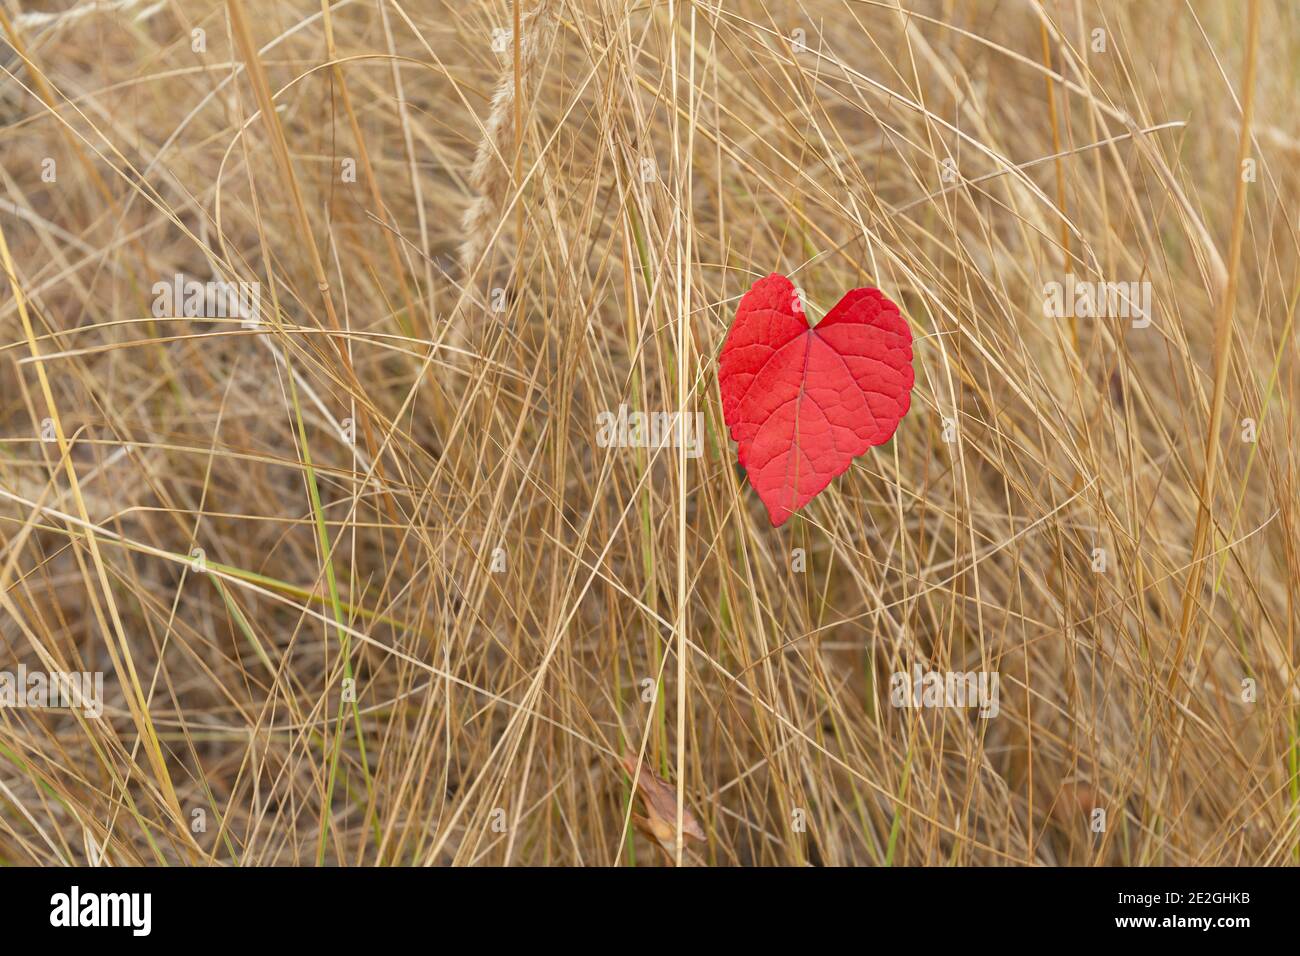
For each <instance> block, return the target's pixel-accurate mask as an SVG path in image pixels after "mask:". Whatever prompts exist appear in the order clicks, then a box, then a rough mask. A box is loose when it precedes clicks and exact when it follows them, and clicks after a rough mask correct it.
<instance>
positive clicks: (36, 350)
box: [0, 0, 1300, 865]
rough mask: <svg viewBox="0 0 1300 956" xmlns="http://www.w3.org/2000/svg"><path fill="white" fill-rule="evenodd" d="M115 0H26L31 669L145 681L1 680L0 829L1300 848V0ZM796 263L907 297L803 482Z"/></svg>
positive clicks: (993, 859)
mask: <svg viewBox="0 0 1300 956" xmlns="http://www.w3.org/2000/svg"><path fill="white" fill-rule="evenodd" d="M67 6H68V5H67V4H64V3H54V2H52V0H51V2H40V3H36V2H24V3H22V4H21V5H20V4H18V3H15V2H12V0H6V2H4V3H3V4H0V9H3V10H4V13H3V15H2V16H0V30H2V31H3V38H4V39H5V40H6V41H7V45H0V65H3V73H2V74H0V180H2V181H0V236H2V237H3V243H0V252H2V253H3V256H0V259H2V260H3V267H4V273H5V276H6V281H5V282H3V283H0V286H3V288H4V293H3V298H2V299H0V438H2V440H0V609H2V611H0V662H2V664H0V669H7V670H11V671H12V670H15V669H16V668H17V667H18V665H19V663H22V664H24V665H25V666H26V667H27V668H29V669H32V670H36V669H43V670H47V671H57V670H75V671H102V672H104V674H105V694H104V698H105V699H104V706H105V713H104V715H103V718H102V719H100V720H93V719H87V718H85V717H84V716H82V715H79V714H77V713H75V712H70V711H67V710H61V711H41V710H32V709H20V708H12V707H5V708H0V862H4V863H7V864H8V863H86V862H97V863H106V864H109V863H111V864H114V865H127V864H151V863H157V862H162V861H167V862H180V863H193V864H240V865H248V864H268V863H280V864H313V863H320V862H324V863H331V864H333V863H338V864H357V863H385V864H412V863H414V864H423V863H433V864H446V863H455V864H606V865H607V864H616V865H633V864H635V865H648V864H649V865H658V864H661V863H665V862H669V861H671V862H678V861H680V862H682V863H684V864H690V863H708V864H807V863H813V864H818V863H822V864H895V865H899V864H907V865H913V864H926V865H947V864H1074V865H1079V864H1175V865H1183V864H1282V863H1289V862H1293V861H1294V860H1295V859H1296V858H1297V857H1296V854H1297V845H1298V836H1300V813H1298V812H1297V801H1298V800H1300V776H1297V772H1298V770H1300V742H1298V741H1297V730H1298V728H1297V717H1298V716H1300V715H1298V714H1297V701H1300V696H1298V694H1297V652H1298V650H1300V645H1298V643H1297V642H1298V640H1300V635H1298V634H1297V616H1298V612H1297V582H1298V581H1300V549H1298V548H1297V540H1298V533H1300V528H1298V527H1297V522H1298V521H1300V514H1297V504H1298V503H1300V495H1298V493H1297V492H1298V488H1297V485H1298V482H1300V462H1297V458H1296V451H1295V449H1296V439H1297V437H1300V432H1298V429H1297V422H1296V417H1295V409H1296V401H1297V399H1298V398H1300V381H1298V380H1297V376H1296V359H1297V343H1296V335H1295V326H1294V317H1295V307H1296V301H1297V295H1298V294H1300V257H1298V255H1297V253H1298V251H1300V239H1298V236H1297V231H1296V213H1297V195H1298V194H1297V188H1296V187H1297V179H1298V178H1300V174H1298V173H1297V172H1296V168H1297V162H1296V161H1297V154H1298V153H1300V129H1297V119H1296V111H1295V101H1296V98H1297V95H1298V94H1300V89H1298V83H1297V78H1298V75H1300V74H1298V72H1297V69H1296V64H1297V62H1300V57H1298V54H1300V31H1298V30H1297V26H1298V24H1297V12H1296V9H1295V7H1294V6H1293V5H1290V4H1285V3H1272V2H1266V3H1262V4H1260V5H1259V8H1258V20H1257V22H1254V23H1252V19H1253V14H1252V12H1251V10H1250V8H1248V7H1247V6H1246V5H1238V4H1227V3H1219V2H1212V0H1203V2H1192V3H1189V4H1185V5H1184V4H1162V3H1155V2H1147V3H1111V2H1106V3H1101V4H1099V5H1098V4H1093V3H1091V2H1086V3H1085V2H1082V0H1046V2H1044V3H1038V2H1024V0H1014V2H993V0H980V2H954V0H946V2H921V3H906V4H904V3H900V2H894V0H881V2H875V0H869V2H860V0H824V2H823V0H814V2H806V3H805V2H801V3H795V2H784V0H727V2H724V3H720V4H715V3H699V4H690V3H683V2H652V3H637V4H627V3H615V2H610V0H541V2H540V3H538V4H532V3H528V4H525V5H524V7H523V8H522V9H519V10H512V9H511V8H510V7H509V6H508V5H506V4H504V3H501V2H493V3H486V4H482V5H480V4H462V3H443V2H434V0H376V2H370V0H365V2H363V0H338V2H334V3H332V4H328V3H322V4H319V5H316V4H313V3H311V2H306V0H299V2H285V0H258V2H256V3H252V2H250V0H230V2H229V3H228V4H224V5H223V4H221V3H218V2H215V0H163V2H161V3H152V2H129V0H128V2H117V3H113V4H101V5H99V6H98V8H92V7H93V5H91V4H89V3H87V2H86V0H82V2H81V4H80V5H79V6H78V7H77V8H76V10H77V12H76V13H72V14H68V13H63V14H60V13H59V12H58V11H60V10H64V9H66V8H67ZM43 11H51V12H50V14H49V15H44V13H43ZM195 30H200V31H203V32H202V33H201V34H195V33H194V32H193V31H195ZM494 30H497V31H504V32H497V33H496V34H495V42H494ZM516 30H517V32H516ZM796 31H802V33H796ZM1095 31H1102V32H1101V33H1100V34H1098V33H1096V32H1095ZM1098 36H1100V37H1101V38H1102V41H1103V44H1104V47H1105V48H1104V50H1103V49H1098V48H1097V47H1098V44H1097V37H1098ZM196 37H201V38H202V39H203V44H202V46H203V47H204V48H203V49H202V50H197V51H196V49H195V46H196V45H197V43H196V39H195V38H196ZM46 160H50V161H52V165H51V163H47V162H46ZM1244 160H1249V161H1250V162H1251V163H1253V164H1254V172H1255V175H1254V178H1253V181H1250V180H1249V177H1247V179H1245V180H1243V176H1242V169H1243V165H1242V164H1243V161H1244ZM349 170H352V171H354V172H355V176H349V175H348V171H349ZM51 171H53V176H52V177H51V176H50V175H49V173H50V172H51ZM647 171H649V173H653V175H650V174H649V173H648V172H647ZM770 271H782V272H786V273H788V274H792V275H793V276H795V281H796V283H797V284H799V285H800V286H801V287H802V289H803V290H804V292H805V295H806V297H807V300H808V302H809V305H810V311H812V312H813V313H814V314H815V315H816V314H820V313H821V312H822V311H824V310H825V309H826V308H828V307H829V306H830V305H832V304H834V302H835V301H836V300H837V299H838V298H839V296H840V294H841V293H842V292H843V291H845V290H846V289H848V288H850V287H853V286H856V285H863V284H871V285H877V286H879V287H880V288H882V289H884V290H885V292H886V294H888V295H889V296H890V297H891V298H894V299H895V300H896V301H898V302H899V304H900V305H901V306H902V309H903V312H904V314H905V315H906V316H907V317H908V319H909V321H910V323H911V326H912V328H913V331H914V334H915V338H916V348H915V354H916V358H915V366H916V374H917V386H916V391H915V394H914V400H913V410H912V412H911V413H910V415H909V416H908V417H907V418H906V419H905V420H904V422H903V424H902V426H901V428H900V429H899V431H898V433H897V435H896V437H895V438H894V440H893V441H891V442H890V443H889V444H888V445H886V446H883V447H881V448H877V449H874V450H873V451H872V452H871V453H869V454H868V455H866V456H865V457H864V458H862V459H860V460H859V461H858V462H857V463H856V464H855V465H854V467H853V468H852V469H851V470H850V471H849V472H848V473H846V474H845V475H843V476H842V477H841V478H839V479H838V480H836V482H835V483H834V484H833V485H832V487H831V488H830V489H828V490H827V491H826V492H825V493H823V494H822V495H821V496H820V497H819V498H818V499H817V500H816V501H815V502H814V503H813V504H812V505H810V506H809V507H808V508H807V509H806V510H805V511H804V512H801V513H800V515H799V516H797V517H796V518H795V519H793V520H792V521H790V522H789V523H788V524H787V525H786V526H785V527H783V528H781V529H779V530H773V529H772V528H770V527H769V525H768V523H767V521H766V520H765V516H764V514H763V511H762V509H761V506H760V504H759V502H758V501H757V499H756V497H755V495H754V494H753V493H752V491H751V490H750V489H749V488H748V486H747V485H746V483H745V481H744V478H743V475H742V474H740V473H738V471H737V468H736V466H735V453H734V447H733V446H732V444H731V443H730V441H729V440H728V438H727V435H726V430H725V427H724V425H723V423H722V421H721V415H720V406H719V401H718V396H717V384H716V355H717V352H718V349H719V347H720V345H721V342H722V339H723V336H724V334H725V332H726V329H727V327H728V324H729V323H730V321H731V318H732V316H733V314H734V308H735V304H736V302H737V300H738V298H739V296H740V295H741V294H742V293H743V292H744V291H745V290H746V289H747V288H748V287H749V285H750V283H751V282H752V281H754V279H756V278H757V277H759V276H761V275H764V274H766V273H768V272H770ZM1067 272H1068V273H1072V274H1074V275H1075V276H1076V277H1078V278H1079V279H1081V280H1085V279H1086V280H1102V281H1149V282H1150V283H1151V284H1152V285H1151V288H1152V290H1153V321H1152V322H1151V324H1150V326H1149V327H1146V328H1141V327H1137V328H1135V327H1134V326H1133V324H1132V323H1130V322H1127V321H1123V320H1109V319H1108V320H1099V319H1076V320H1073V321H1071V320H1068V319H1057V318H1049V317H1045V315H1044V310H1043V301H1044V293H1043V289H1044V286H1045V285H1046V284H1047V283H1050V282H1054V281H1062V280H1063V279H1064V276H1065V275H1066V273H1067ZM178 273H179V274H183V275H184V276H185V277H187V278H191V279H196V280H199V281H208V280H229V281H244V282H257V283H260V288H261V315H260V319H261V324H260V326H258V327H256V328H245V327H244V326H243V324H242V323H241V321H240V319H239V317H232V318H225V319H222V318H203V317H195V316H190V317H186V316H185V315H184V314H180V313H182V312H183V310H180V309H173V310H172V312H173V313H176V314H162V315H158V314H155V310H154V309H153V307H152V305H153V302H154V292H153V291H152V290H153V285H154V284H155V283H157V282H160V281H162V282H170V281H172V277H173V276H175V275H176V274H178ZM620 405H626V406H628V407H629V408H630V409H632V410H646V411H658V410H674V409H680V408H684V409H687V410H689V411H692V412H694V411H699V412H702V413H703V415H704V422H705V435H704V454H703V456H702V457H701V458H699V459H698V460H696V459H690V458H688V457H686V456H685V454H684V453H683V451H682V450H680V449H677V448H656V449H639V448H604V447H600V446H599V445H598V443H597V441H596V438H597V424H596V422H597V416H598V415H599V414H600V413H601V412H603V411H607V410H617V409H618V408H619V406H620ZM1244 419H1251V420H1253V422H1255V423H1256V433H1257V435H1256V437H1257V440H1256V441H1254V442H1251V441H1243V440H1242V434H1243V432H1244V431H1245V432H1248V431H1249V427H1250V426H1249V425H1248V424H1247V425H1243V420H1244ZM43 439H44V440H43ZM498 549H499V550H498ZM796 549H799V550H800V552H801V554H802V557H803V558H804V559H805V560H806V567H805V568H804V570H802V571H799V570H796V569H795V568H796V565H797V563H798V562H797V560H796V558H797V557H798V555H795V554H794V552H795V551H796ZM914 666H920V667H921V668H922V669H923V670H935V671H941V672H945V671H984V672H995V673H996V674H997V675H998V677H999V679H1000V713H999V715H998V716H997V717H994V718H991V719H981V718H980V717H979V716H978V715H977V714H976V713H974V712H972V711H971V710H968V709H930V710H924V709H922V710H917V709H900V708H896V707H893V706H891V701H890V695H889V681H890V675H891V674H894V673H895V672H900V671H908V672H910V671H911V670H912V668H913V667H914ZM349 691H352V692H354V693H349ZM636 754H644V763H643V764H641V765H640V769H639V770H638V763H637V761H636V759H635V756H632V757H631V758H630V759H629V755H636ZM629 770H630V771H631V772H632V773H633V774H635V775H636V776H637V777H638V780H637V784H636V786H637V788H638V789H639V790H640V791H641V793H639V794H636V795H634V790H633V783H632V780H631V777H630V776H629ZM1097 810H1102V811H1104V816H1105V825H1104V828H1101V827H1099V826H1098V822H1099V821H1100V819H1101V818H1100V816H1099V815H1098V814H1097V813H1096V812H1095V811H1097ZM633 818H643V819H642V822H641V825H640V828H639V827H638V826H637V825H635V824H634V823H633V822H632V821H633ZM696 828H698V832H699V833H701V834H703V839H698V838H691V837H690V831H691V830H693V829H696ZM679 831H682V832H683V833H684V834H685V836H684V839H683V840H682V841H679V840H678V839H677V834H678V832H679ZM647 834H649V835H647ZM683 844H684V845H683Z"/></svg>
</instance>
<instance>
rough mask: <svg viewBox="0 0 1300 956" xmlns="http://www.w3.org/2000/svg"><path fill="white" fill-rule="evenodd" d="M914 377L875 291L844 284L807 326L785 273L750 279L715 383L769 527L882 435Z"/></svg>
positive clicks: (897, 324) (897, 330)
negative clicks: (813, 323)
mask: <svg viewBox="0 0 1300 956" xmlns="http://www.w3.org/2000/svg"><path fill="white" fill-rule="evenodd" d="M912 379H913V373H912V333H911V332H910V331H908V328H907V323H906V322H905V321H904V320H903V317H902V316H901V315H900V314H899V312H898V306H896V305H894V303H892V302H890V301H889V300H888V299H886V298H885V297H884V296H883V295H881V293H880V290H879V289H852V290H850V291H849V292H847V293H845V295H844V298H842V299H840V301H839V304H838V305H836V306H835V308H833V309H831V311H830V312H828V313H827V314H826V316H825V318H823V319H822V320H821V321H820V322H819V323H817V325H816V326H815V327H810V326H809V325H808V320H807V319H806V318H805V317H804V314H803V304H802V303H801V302H800V301H799V298H798V293H797V292H796V291H795V288H794V285H793V284H792V283H791V282H790V280H789V279H787V278H786V277H785V276H783V275H780V274H778V273H773V274H772V275H770V276H768V277H767V278H766V279H759V280H758V281H757V282H755V283H754V285H753V288H751V289H750V290H749V291H748V292H746V293H745V297H744V298H743V299H741V300H740V307H739V308H737V309H736V321H735V322H733V323H732V325H731V331H730V332H729V333H727V341H726V342H725V343H723V346H722V354H721V355H720V356H719V357H718V384H719V386H720V387H721V389H722V415H723V418H724V419H725V420H726V422H727V426H728V427H729V428H730V429H731V437H732V438H733V439H734V440H735V441H736V442H737V444H738V445H739V446H740V449H739V456H738V457H739V459H740V463H741V465H743V466H744V468H745V471H746V472H747V473H748V474H749V483H750V484H751V485H753V486H754V490H755V491H757V492H758V496H759V498H761V499H762V500H763V504H764V505H766V506H767V513H768V515H769V516H770V517H771V519H772V524H773V525H774V526H778V527H779V526H780V525H782V524H784V523H785V521H786V519H788V518H789V517H790V515H792V514H794V513H795V512H796V511H798V510H799V509H800V508H802V507H803V506H804V505H806V504H807V503H808V502H810V501H812V499H813V498H815V497H816V496H817V494H818V493H819V492H820V491H821V490H822V489H823V488H825V487H826V486H827V485H829V484H830V483H831V479H832V478H834V477H835V476H836V475H839V474H841V473H843V472H844V471H846V470H847V469H848V467H849V465H850V464H852V462H853V459H854V458H855V457H857V456H858V455H861V454H863V453H864V452H866V450H867V449H868V448H870V447H871V446H872V445H879V444H881V443H882V442H886V441H888V440H889V438H890V436H891V435H893V434H894V430H895V429H896V428H898V423H899V422H900V421H901V420H902V418H903V416H904V415H906V414H907V409H908V406H909V405H910V404H911V392H912Z"/></svg>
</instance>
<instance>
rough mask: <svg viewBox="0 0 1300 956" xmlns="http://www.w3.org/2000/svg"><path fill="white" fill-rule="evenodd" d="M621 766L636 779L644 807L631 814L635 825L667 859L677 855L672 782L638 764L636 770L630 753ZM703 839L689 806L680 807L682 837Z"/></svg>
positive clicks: (683, 838)
mask: <svg viewBox="0 0 1300 956" xmlns="http://www.w3.org/2000/svg"><path fill="white" fill-rule="evenodd" d="M623 769H624V770H626V771H627V774H628V776H629V777H631V778H632V779H633V780H635V781H636V785H637V793H639V794H640V796H641V804H642V806H644V807H645V812H646V815H645V816H640V815H639V814H635V813H634V814H632V822H633V823H634V824H635V825H636V828H637V829H638V830H640V831H641V832H642V833H644V834H645V835H646V836H648V837H650V838H651V839H653V840H654V841H655V842H656V843H658V844H659V847H660V849H662V850H663V851H664V853H666V854H667V855H668V859H669V860H675V859H676V857H677V791H676V790H675V789H673V787H672V785H671V784H669V783H668V782H667V781H665V780H664V779H663V778H662V777H660V776H659V775H658V774H656V773H655V772H654V771H653V770H651V769H650V767H649V766H648V765H647V764H645V763H642V764H641V773H640V774H639V775H638V773H637V758H636V757H635V756H633V755H632V754H627V755H625V756H624V757H623ZM687 838H693V839H696V840H701V841H703V840H704V839H706V837H705V835H704V828H703V827H701V826H700V821H699V820H697V819H696V818H695V814H694V813H692V812H691V808H690V807H689V806H684V807H682V840H683V842H685V840H686V839H687Z"/></svg>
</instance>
